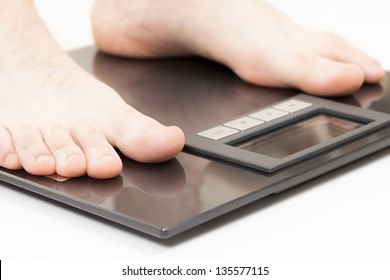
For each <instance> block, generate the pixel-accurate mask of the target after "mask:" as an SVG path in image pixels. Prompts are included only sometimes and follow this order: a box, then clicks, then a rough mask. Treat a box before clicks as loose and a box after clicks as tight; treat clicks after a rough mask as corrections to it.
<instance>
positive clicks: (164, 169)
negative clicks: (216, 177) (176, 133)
mask: <svg viewBox="0 0 390 280" xmlns="http://www.w3.org/2000/svg"><path fill="white" fill-rule="evenodd" d="M125 166H126V168H125V169H124V170H123V176H124V178H126V179H128V180H129V181H130V182H131V184H132V185H134V186H135V187H137V188H139V189H140V190H142V191H143V192H145V193H148V194H151V195H154V196H162V197H167V196H174V195H176V194H177V193H179V192H180V191H181V190H182V189H183V188H184V186H185V184H186V180H187V179H186V173H185V171H184V168H183V167H182V165H181V164H180V162H179V161H178V160H177V159H176V158H174V159H171V160H169V161H167V162H163V163H156V164H142V163H137V162H134V161H130V160H128V161H127V162H125Z"/></svg>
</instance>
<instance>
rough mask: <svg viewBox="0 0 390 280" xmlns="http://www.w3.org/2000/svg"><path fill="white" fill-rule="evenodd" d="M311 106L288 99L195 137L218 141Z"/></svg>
mask: <svg viewBox="0 0 390 280" xmlns="http://www.w3.org/2000/svg"><path fill="white" fill-rule="evenodd" d="M311 105H312V104H311V103H308V102H305V101H301V100H297V99H290V100H287V101H285V102H282V103H279V104H277V105H275V106H272V107H269V108H266V109H262V110H260V111H258V112H255V113H253V114H250V115H248V116H245V117H241V118H238V119H235V120H233V121H230V122H227V123H224V124H223V125H218V126H216V127H213V128H210V129H207V130H204V131H202V132H199V133H197V135H198V136H202V137H205V138H208V139H211V140H220V139H222V138H225V137H227V136H230V135H233V134H236V133H239V132H240V131H243V130H246V129H249V128H252V127H255V126H258V125H261V124H263V123H265V122H269V121H272V120H276V119H278V118H280V117H283V116H285V115H288V114H290V113H294V112H297V111H299V110H302V109H305V108H307V107H310V106H311Z"/></svg>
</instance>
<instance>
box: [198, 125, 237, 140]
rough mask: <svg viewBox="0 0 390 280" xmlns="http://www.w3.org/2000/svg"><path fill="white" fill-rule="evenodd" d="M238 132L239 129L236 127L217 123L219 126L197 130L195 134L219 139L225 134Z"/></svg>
mask: <svg viewBox="0 0 390 280" xmlns="http://www.w3.org/2000/svg"><path fill="white" fill-rule="evenodd" d="M238 132H239V131H238V130H236V129H233V128H229V127H226V126H222V125H219V126H216V127H213V128H210V129H207V130H205V131H202V132H199V133H198V134H197V135H198V136H202V137H206V138H209V139H212V140H219V139H222V138H225V137H227V136H230V135H233V134H236V133H238Z"/></svg>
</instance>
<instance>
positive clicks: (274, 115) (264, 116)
mask: <svg viewBox="0 0 390 280" xmlns="http://www.w3.org/2000/svg"><path fill="white" fill-rule="evenodd" d="M287 114H288V112H285V111H280V110H277V109H274V108H267V109H264V110H261V111H258V112H256V113H253V114H251V115H249V116H250V117H252V118H255V119H260V120H263V121H266V122H269V121H272V120H275V119H278V118H280V117H283V116H285V115H287Z"/></svg>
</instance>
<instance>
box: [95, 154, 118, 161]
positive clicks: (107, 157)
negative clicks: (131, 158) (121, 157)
mask: <svg viewBox="0 0 390 280" xmlns="http://www.w3.org/2000/svg"><path fill="white" fill-rule="evenodd" d="M99 160H100V161H101V162H102V161H103V162H105V161H106V162H107V161H111V162H113V161H115V160H116V159H115V157H113V156H112V155H104V156H102V157H100V159H99Z"/></svg>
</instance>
